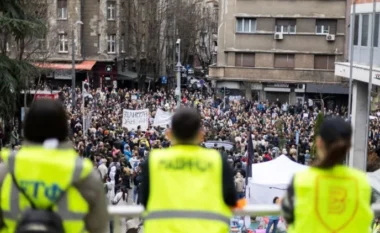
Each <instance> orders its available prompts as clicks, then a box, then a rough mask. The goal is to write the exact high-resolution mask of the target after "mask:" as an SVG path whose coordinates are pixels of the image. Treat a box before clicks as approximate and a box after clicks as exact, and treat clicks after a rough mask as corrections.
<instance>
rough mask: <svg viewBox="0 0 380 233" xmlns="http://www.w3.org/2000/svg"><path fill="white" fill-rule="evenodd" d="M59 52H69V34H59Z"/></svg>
mask: <svg viewBox="0 0 380 233" xmlns="http://www.w3.org/2000/svg"><path fill="white" fill-rule="evenodd" d="M58 38H59V52H60V53H67V52H69V44H68V39H67V34H59V35H58Z"/></svg>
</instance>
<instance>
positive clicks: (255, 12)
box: [209, 0, 347, 103]
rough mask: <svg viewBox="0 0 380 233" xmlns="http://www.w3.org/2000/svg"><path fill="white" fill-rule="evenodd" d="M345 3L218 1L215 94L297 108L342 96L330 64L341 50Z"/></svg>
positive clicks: (338, 58)
mask: <svg viewBox="0 0 380 233" xmlns="http://www.w3.org/2000/svg"><path fill="white" fill-rule="evenodd" d="M345 15H346V1H345V0H330V1H323V0H292V1H290V0H285V1H284V0H273V1H265V0H251V1H244V0H221V1H220V3H219V23H218V24H219V26H218V53H217V64H216V65H215V66H213V67H210V72H209V76H210V78H211V79H212V80H213V81H214V84H215V85H216V86H217V87H218V88H223V87H226V88H228V89H229V90H230V92H231V93H232V92H233V93H235V94H239V93H240V94H242V95H244V94H245V96H246V97H248V98H251V97H252V96H253V97H254V98H256V99H260V100H267V99H268V100H272V101H273V100H276V99H277V98H278V99H280V100H281V101H282V102H290V103H296V102H297V101H298V102H303V101H304V100H305V98H307V99H309V98H311V99H313V98H316V99H318V98H319V97H315V96H320V94H327V93H328V92H330V93H328V94H331V93H335V94H338V95H339V94H343V95H345V94H347V88H344V87H342V86H341V81H342V79H341V78H340V77H336V76H335V75H334V63H335V62H336V61H341V60H343V57H344V49H345V32H346V27H345Z"/></svg>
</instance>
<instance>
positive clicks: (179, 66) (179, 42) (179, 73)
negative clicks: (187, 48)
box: [175, 39, 182, 108]
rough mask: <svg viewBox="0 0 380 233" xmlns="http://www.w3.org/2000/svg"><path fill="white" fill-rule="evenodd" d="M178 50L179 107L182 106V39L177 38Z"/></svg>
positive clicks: (177, 93)
mask: <svg viewBox="0 0 380 233" xmlns="http://www.w3.org/2000/svg"><path fill="white" fill-rule="evenodd" d="M176 50H177V65H176V67H177V88H176V91H175V92H176V93H175V94H176V96H177V98H178V102H177V108H180V107H181V69H182V64H181V39H177V42H176Z"/></svg>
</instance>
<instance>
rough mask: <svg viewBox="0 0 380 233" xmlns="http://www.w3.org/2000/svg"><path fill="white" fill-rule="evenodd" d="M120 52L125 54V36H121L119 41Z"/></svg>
mask: <svg viewBox="0 0 380 233" xmlns="http://www.w3.org/2000/svg"><path fill="white" fill-rule="evenodd" d="M120 50H121V51H120V52H121V53H125V34H122V35H121V39H120Z"/></svg>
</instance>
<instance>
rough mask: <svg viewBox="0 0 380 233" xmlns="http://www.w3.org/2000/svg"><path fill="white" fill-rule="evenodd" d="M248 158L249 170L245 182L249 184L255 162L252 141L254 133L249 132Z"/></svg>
mask: <svg viewBox="0 0 380 233" xmlns="http://www.w3.org/2000/svg"><path fill="white" fill-rule="evenodd" d="M247 152H248V158H247V166H246V168H247V171H246V176H245V184H246V185H248V178H249V177H252V163H253V156H254V153H255V151H254V149H253V142H252V133H249V137H248V151H247Z"/></svg>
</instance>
